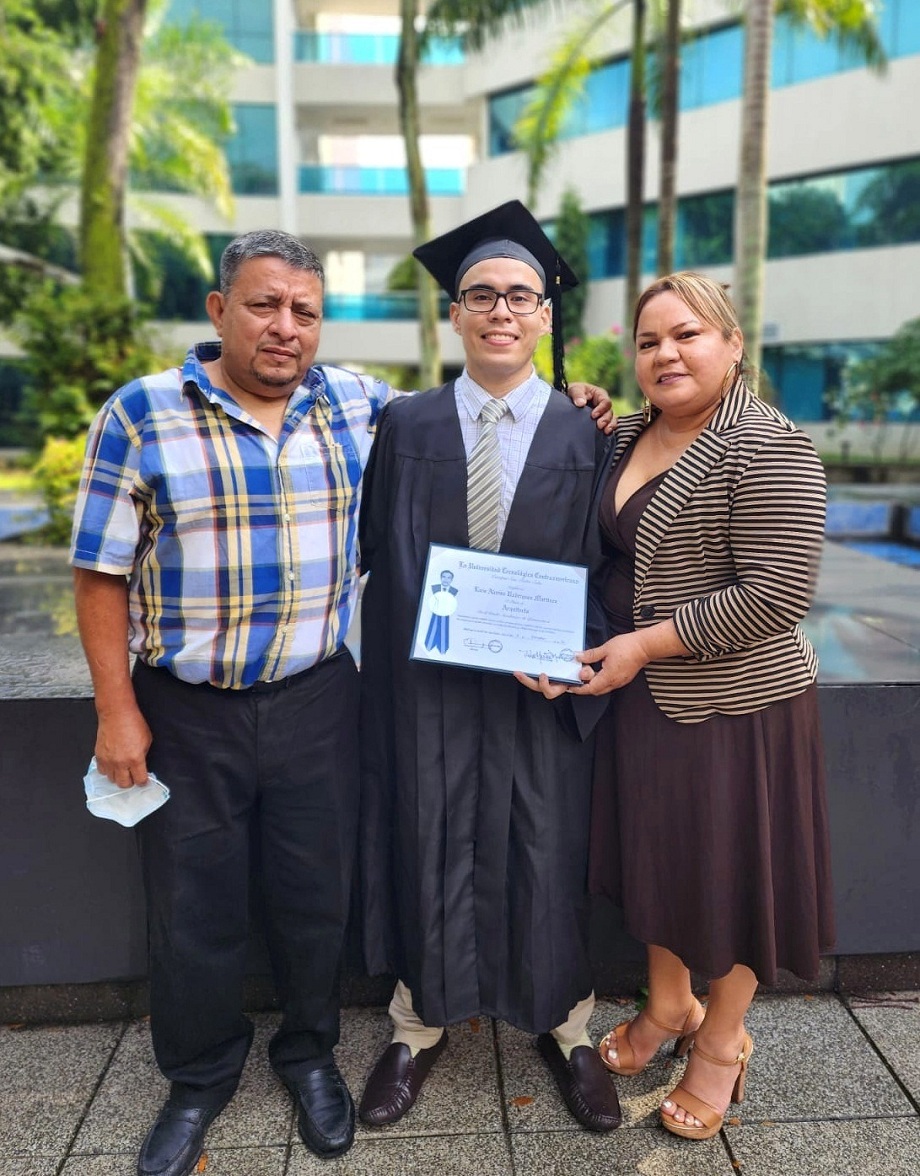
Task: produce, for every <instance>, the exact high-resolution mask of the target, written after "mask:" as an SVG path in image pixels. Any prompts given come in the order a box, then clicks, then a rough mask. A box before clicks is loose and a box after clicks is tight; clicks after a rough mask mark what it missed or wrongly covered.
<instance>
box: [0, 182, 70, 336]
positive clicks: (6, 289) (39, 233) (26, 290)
mask: <svg viewBox="0 0 920 1176" xmlns="http://www.w3.org/2000/svg"><path fill="white" fill-rule="evenodd" d="M56 211H57V205H56V204H55V203H52V204H45V205H41V204H39V203H38V202H37V201H36V200H34V199H33V198H32V197H31V196H21V197H19V198H16V197H12V196H11V197H10V198H9V199H8V200H7V201H2V200H0V243H2V244H3V245H7V246H9V247H10V248H12V249H17V250H20V251H21V252H23V253H28V254H31V255H32V256H33V257H35V258H41V259H42V260H43V261H46V262H50V263H52V264H53V265H57V266H61V267H62V268H63V269H67V270H73V269H74V268H75V264H76V250H75V246H74V239H73V235H72V234H71V233H70V232H69V231H68V230H67V229H65V228H64V227H62V226H61V225H59V224H56V223H55V219H54V218H55V214H56ZM42 280H43V278H42V274H41V272H40V270H39V269H38V268H34V269H33V268H30V267H26V266H21V265H2V264H0V323H5V324H8V323H11V322H12V321H13V319H14V317H15V316H16V315H17V314H18V313H19V310H20V308H21V307H22V305H23V303H24V302H25V301H26V299H27V298H28V297H29V295H30V294H31V292H32V291H33V290H35V289H36V287H37V286H39V285H40V284H41V282H42Z"/></svg>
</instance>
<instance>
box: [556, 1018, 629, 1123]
mask: <svg viewBox="0 0 920 1176" xmlns="http://www.w3.org/2000/svg"><path fill="white" fill-rule="evenodd" d="M537 1049H538V1050H539V1051H540V1053H541V1054H542V1055H543V1060H544V1061H545V1062H546V1064H547V1066H549V1070H550V1073H551V1074H552V1076H553V1077H554V1078H555V1080H556V1085H557V1086H558V1087H559V1093H560V1094H561V1095H562V1101H563V1102H564V1103H565V1105H566V1106H567V1107H568V1108H569V1110H570V1111H571V1112H572V1114H573V1115H574V1116H575V1118H576V1119H577V1120H578V1122H579V1123H581V1125H582V1127H587V1128H588V1130H589V1131H612V1130H613V1129H614V1127H619V1125H620V1123H621V1122H622V1121H623V1116H622V1114H621V1112H620V1100H619V1099H618V1098H617V1092H616V1090H615V1089H614V1086H613V1082H611V1080H610V1076H609V1075H608V1073H607V1071H606V1070H605V1069H604V1063H603V1062H602V1061H601V1059H600V1056H599V1055H598V1053H597V1051H596V1050H593V1049H591V1047H590V1046H587V1045H576V1046H575V1048H574V1049H573V1050H572V1052H571V1054H570V1055H569V1057H568V1058H566V1056H565V1054H564V1053H563V1052H562V1050H561V1049H560V1048H559V1043H558V1042H557V1041H556V1039H555V1037H553V1035H552V1033H541V1034H540V1036H539V1037H538V1038H537Z"/></svg>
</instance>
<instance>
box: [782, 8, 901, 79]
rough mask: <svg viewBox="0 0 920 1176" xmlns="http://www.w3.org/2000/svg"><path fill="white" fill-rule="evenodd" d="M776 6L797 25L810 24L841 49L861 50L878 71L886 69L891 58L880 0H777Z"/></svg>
mask: <svg viewBox="0 0 920 1176" xmlns="http://www.w3.org/2000/svg"><path fill="white" fill-rule="evenodd" d="M775 8H776V14H777V15H778V16H785V17H788V19H789V21H790V22H791V24H792V25H793V27H794V28H803V27H805V26H808V27H809V28H811V29H812V30H813V31H814V32H816V33H817V34H818V36H819V37H829V38H830V39H831V40H832V41H833V42H834V43H835V44H836V45H838V46H839V47H840V48H841V49H846V50H851V51H855V52H856V53H858V54H859V56H860V58H861V59H862V61H863V62H864V63H865V64H866V65H867V66H868V67H869V68H870V69H874V70H875V71H876V73H884V72H885V68H886V66H887V64H888V59H887V58H886V56H885V50H884V48H883V46H882V42H881V40H880V38H879V35H878V18H879V5H878V4H877V3H876V0H776V4H775Z"/></svg>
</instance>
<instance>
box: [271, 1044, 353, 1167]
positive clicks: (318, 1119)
mask: <svg viewBox="0 0 920 1176" xmlns="http://www.w3.org/2000/svg"><path fill="white" fill-rule="evenodd" d="M282 1081H283V1082H284V1085H285V1086H286V1087H287V1088H288V1090H289V1091H290V1092H291V1094H292V1095H293V1096H294V1103H295V1105H296V1107H297V1130H298V1131H299V1132H300V1138H301V1139H302V1140H303V1141H304V1143H305V1144H306V1145H307V1147H308V1148H309V1149H310V1151H311V1152H314V1153H315V1154H316V1155H318V1156H322V1158H323V1159H331V1158H332V1157H333V1156H340V1155H342V1154H343V1152H347V1151H348V1149H349V1148H350V1147H351V1145H352V1143H353V1142H354V1138H355V1104H354V1103H353V1102H352V1101H351V1095H350V1094H349V1093H348V1087H347V1086H346V1085H345V1079H344V1078H343V1077H342V1075H341V1074H340V1073H339V1068H338V1066H337V1065H336V1064H335V1062H329V1063H328V1065H325V1066H320V1067H318V1069H316V1070H310V1071H308V1072H307V1073H306V1074H303V1075H301V1077H299V1078H296V1079H292V1080H291V1081H288V1080H287V1079H286V1078H285V1079H282Z"/></svg>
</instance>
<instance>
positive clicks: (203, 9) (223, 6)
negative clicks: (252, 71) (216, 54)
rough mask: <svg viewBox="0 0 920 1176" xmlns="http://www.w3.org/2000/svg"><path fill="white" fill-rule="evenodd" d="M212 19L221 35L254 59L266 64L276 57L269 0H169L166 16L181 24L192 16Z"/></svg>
mask: <svg viewBox="0 0 920 1176" xmlns="http://www.w3.org/2000/svg"><path fill="white" fill-rule="evenodd" d="M196 18H197V19H198V20H203V21H211V22H213V23H214V24H218V25H220V27H221V31H222V32H223V35H224V38H225V39H226V40H227V41H229V42H230V44H231V45H233V46H234V47H235V48H237V49H239V51H240V52H241V53H245V54H246V56H247V57H251V58H252V59H253V61H257V62H260V63H262V64H267V63H270V62H272V61H274V59H275V42H274V23H273V14H272V5H271V4H270V3H262V4H258V3H253V0H170V4H169V10H168V12H167V19H168V20H169V23H170V24H173V25H180V26H181V25H184V24H188V22H189V21H190V20H193V19H196Z"/></svg>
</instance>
